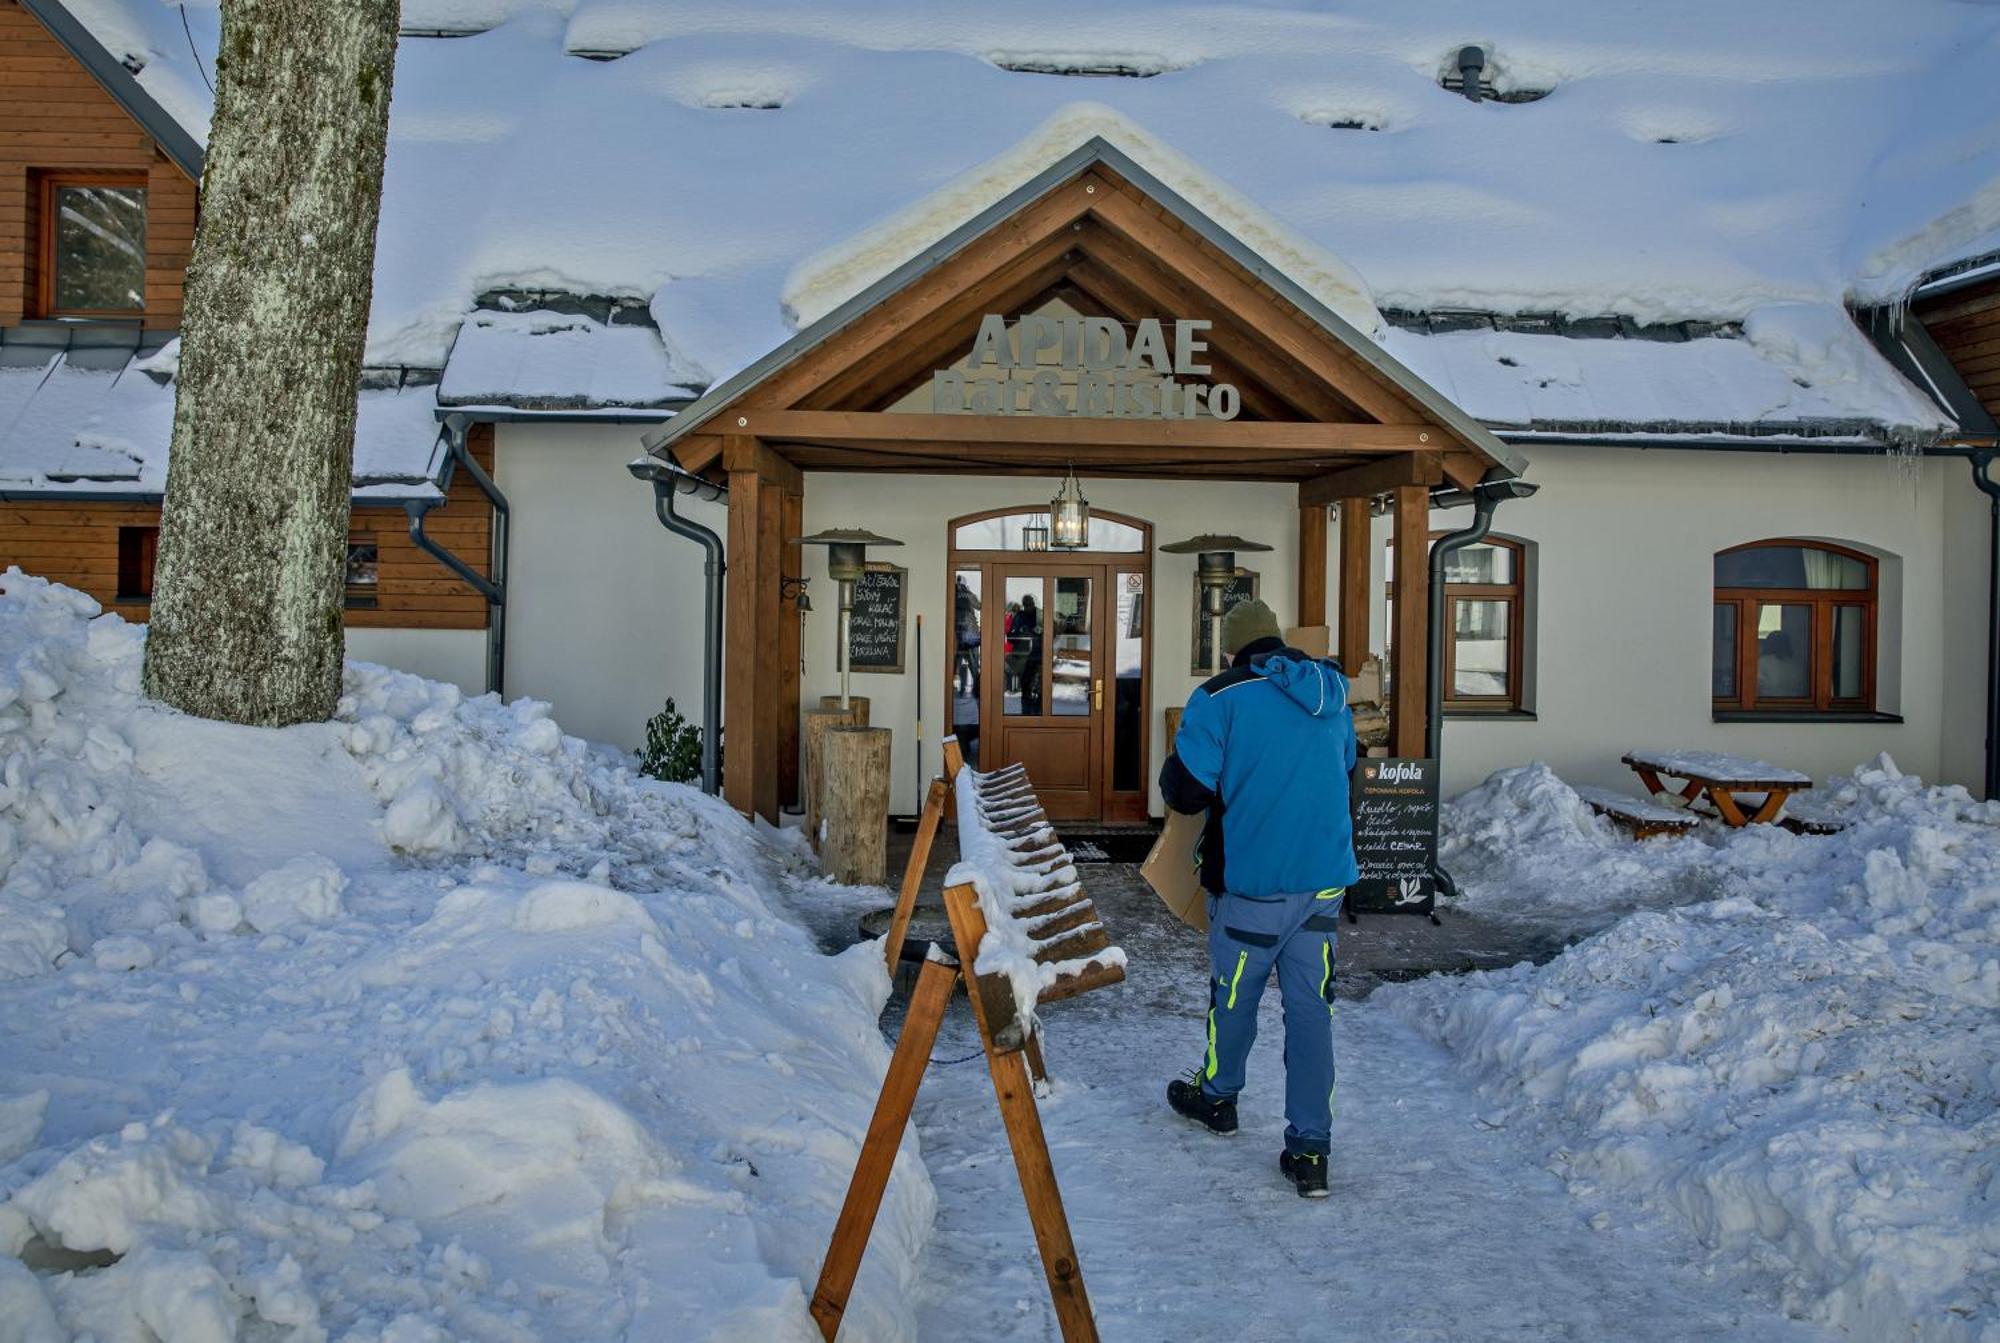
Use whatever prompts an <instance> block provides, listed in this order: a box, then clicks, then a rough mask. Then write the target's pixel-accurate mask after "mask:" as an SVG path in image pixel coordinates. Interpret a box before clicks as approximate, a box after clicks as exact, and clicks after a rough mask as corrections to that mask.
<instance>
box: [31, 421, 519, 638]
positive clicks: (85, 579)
mask: <svg viewBox="0 0 2000 1343" xmlns="http://www.w3.org/2000/svg"><path fill="white" fill-rule="evenodd" d="M472 452H473V456H474V457H475V458H477V459H478V461H479V464H480V465H481V466H483V467H485V468H486V469H487V470H488V471H491V470H492V469H493V426H491V425H476V426H474V428H473V431H472ZM159 525H160V510H159V508H158V506H156V505H151V504H94V503H5V504H0V570H4V569H5V568H6V567H7V566H8V565H10V564H18V565H19V566H21V568H22V569H24V570H26V571H27V572H28V573H31V574H36V575H38V576H40V577H42V578H48V579H53V580H54V581H56V582H58V583H65V584H68V585H69V586H70V587H73V588H77V589H79V590H80V591H83V592H87V593H89V594H90V595H91V596H93V597H95V598H96V599H97V600H98V601H99V602H102V603H103V604H104V607H105V609H106V610H112V611H117V612H118V613H119V614H121V615H123V616H124V617H125V618H126V619H127V620H144V619H145V618H146V615H147V612H148V609H149V608H148V606H147V603H145V602H132V601H119V600H118V529H119V528H120V527H157V526H159ZM424 530H425V532H426V533H427V534H429V535H430V536H433V537H435V538H437V540H438V542H439V543H440V544H442V545H443V546H445V547H446V548H447V549H448V550H450V551H452V552H453V553H454V554H456V555H458V556H460V557H461V558H463V559H464V560H465V561H466V562H467V563H469V564H471V565H472V567H473V568H475V569H477V570H478V571H479V572H480V573H482V574H483V573H485V572H486V571H487V559H488V553H487V547H488V546H489V545H490V544H491V537H492V512H491V510H490V509H489V508H488V507H487V503H486V499H485V496H483V495H481V494H480V493H479V490H478V488H477V487H476V486H474V485H473V483H472V482H471V480H469V479H468V478H466V476H465V475H464V474H463V473H461V474H460V475H459V477H458V478H457V479H456V480H454V481H453V482H452V487H451V494H450V498H449V502H447V503H446V505H445V506H444V507H443V508H440V509H438V510H436V511H435V512H433V513H432V514H431V515H430V520H429V521H428V522H427V523H426V524H425V526H424ZM348 534H349V535H350V536H351V537H352V538H353V539H354V540H356V541H361V540H368V541H373V542H374V543H375V545H376V547H377V555H378V558H379V562H380V564H379V570H378V573H379V587H378V589H377V592H376V599H377V601H378V602H379V605H377V606H375V607H372V608H370V607H352V608H350V609H349V610H348V612H347V623H348V624H349V625H352V626H354V627H356V628H390V629H449V630H481V629H485V628H486V599H485V598H484V597H481V596H480V595H479V594H478V593H476V592H474V591H473V590H472V589H471V588H469V587H467V586H466V585H465V583H464V581H463V580H461V579H460V578H459V577H458V576H457V575H456V574H453V573H452V572H451V571H450V570H449V569H446V568H445V567H444V566H443V565H442V564H439V563H438V562H437V561H436V560H434V559H432V558H431V557H430V556H428V555H426V554H424V553H423V552H422V551H421V550H418V549H417V548H416V546H415V545H414V544H413V543H412V542H411V540H410V530H409V523H408V520H407V519H406V518H405V516H404V513H403V510H402V509H400V508H357V509H355V510H354V521H353V522H352V524H351V525H350V527H349V533H348Z"/></svg>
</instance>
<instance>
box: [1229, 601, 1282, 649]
mask: <svg viewBox="0 0 2000 1343" xmlns="http://www.w3.org/2000/svg"><path fill="white" fill-rule="evenodd" d="M1283 637H1284V634H1283V631H1281V630H1280V629H1279V628H1278V617H1277V614H1276V613H1275V612H1274V611H1272V610H1271V608H1270V607H1268V606H1266V605H1264V603H1263V602H1261V601H1259V600H1258V599H1257V598H1255V597H1252V598H1251V599H1250V600H1249V601H1244V602H1238V603H1236V605H1234V606H1232V607H1230V608H1229V611H1228V614H1226V615H1224V616H1223V617H1222V651H1223V652H1224V653H1225V654H1227V655H1228V656H1230V657H1235V656H1236V655H1237V654H1238V653H1240V652H1242V651H1243V646H1244V645H1245V644H1250V643H1255V642H1256V641H1257V640H1259V639H1281V638H1283Z"/></svg>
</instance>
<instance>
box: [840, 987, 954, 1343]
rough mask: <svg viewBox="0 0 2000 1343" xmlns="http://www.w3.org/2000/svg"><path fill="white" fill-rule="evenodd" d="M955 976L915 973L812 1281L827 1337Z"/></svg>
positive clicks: (843, 1305) (848, 1288)
mask: <svg viewBox="0 0 2000 1343" xmlns="http://www.w3.org/2000/svg"><path fill="white" fill-rule="evenodd" d="M957 983H958V968H957V967H956V966H954V965H951V964H950V963H948V962H946V961H940V960H929V961H925V962H924V968H923V971H922V973H920V974H919V975H918V976H917V988H916V992H915V993H914V994H912V995H911V998H910V1013H909V1015H908V1016H907V1017H905V1018H904V1019H903V1033H902V1035H901V1036H899V1037H898V1038H897V1040H896V1052H895V1053H894V1054H893V1055H891V1056H890V1059H889V1072H888V1075H887V1076H886V1077H884V1078H883V1079H882V1094H881V1096H880V1098H878V1099H877V1100H876V1102H875V1115H874V1118H872V1119H870V1120H869V1121H868V1136H867V1137H866V1138H864V1139H863V1140H862V1143H861V1158H860V1160H859V1161H857V1162H856V1163H855V1166H854V1178H853V1179H852V1180H850V1181H849V1182H848V1185H847V1200H846V1202H844V1203H842V1204H841V1205H840V1218H839V1220H837V1221H836V1222H835V1223H834V1224H833V1241H832V1243H831V1244H829V1245H828V1246H827V1250H826V1261H825V1263H824V1264H823V1265H822V1266H821V1268H820V1271H819V1285H818V1286H816V1287H815V1288H813V1296H812V1316H813V1320H814V1322H816V1323H817V1324H818V1325H819V1332H820V1336H821V1337H822V1338H825V1339H827V1340H828V1343H831V1341H832V1339H833V1337H834V1335H835V1334H838V1333H839V1332H840V1319H841V1316H842V1315H844V1314H845V1313H846V1311H847V1298H848V1296H849V1294H850V1293H852V1292H853V1290H854V1279H855V1275H856V1274H858V1273H859V1272H860V1271H861V1256H862V1255H863V1254H864V1253H866V1251H867V1249H868V1233H869V1232H870V1231H872V1230H873V1229H874V1227H875V1214H876V1213H877V1212H878V1211H880V1210H881V1207H882V1194H883V1192H884V1191H885V1190H887V1189H888V1187H889V1172H890V1171H891V1170H892V1169H894V1167H895V1164H896V1151H897V1149H898V1148H899V1147H901V1146H902V1143H903V1130H904V1128H906V1127H907V1126H908V1125H909V1122H910V1109H911V1107H912V1106H913V1105H915V1104H916V1099H917V1085H918V1083H920V1082H922V1081H923V1077H924V1065H925V1064H927V1063H929V1062H930V1057H931V1046H932V1045H933V1044H935V1043H936V1042H937V1033H938V1025H939V1023H940V1022H942V1021H943V1020H944V1009H945V1004H946V1003H948V1002H950V1001H951V991H952V989H953V987H954V986H956V985H957Z"/></svg>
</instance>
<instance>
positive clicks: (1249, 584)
mask: <svg viewBox="0 0 2000 1343" xmlns="http://www.w3.org/2000/svg"><path fill="white" fill-rule="evenodd" d="M1256 595H1257V571H1256V570H1255V569H1238V570H1237V571H1236V577H1234V578H1232V579H1230V580H1229V586H1228V587H1226V588H1224V589H1223V590H1222V613H1223V614H1224V615H1228V614H1229V608H1230V607H1232V606H1235V605H1236V604H1237V603H1238V602H1247V601H1249V600H1250V599H1251V598H1252V597H1255V596H1256ZM1189 647H1191V648H1193V649H1194V664H1193V665H1192V666H1190V667H1189V668H1188V670H1189V671H1190V672H1192V673H1193V674H1194V675H1196V676H1207V675H1209V674H1211V673H1212V672H1213V671H1214V670H1215V662H1214V656H1215V622H1214V621H1213V620H1210V619H1209V618H1208V608H1207V607H1205V606H1204V605H1202V592H1201V582H1200V581H1199V580H1196V582H1195V585H1194V640H1193V642H1192V643H1191V644H1190V645H1189ZM1222 665H1223V666H1224V667H1227V666H1228V665H1229V659H1228V658H1224V659H1223V660H1222Z"/></svg>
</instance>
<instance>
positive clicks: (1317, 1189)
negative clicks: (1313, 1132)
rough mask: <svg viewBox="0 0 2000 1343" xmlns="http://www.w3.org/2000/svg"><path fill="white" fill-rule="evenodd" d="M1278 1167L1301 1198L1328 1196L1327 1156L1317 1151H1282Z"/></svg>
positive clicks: (1279, 1155) (1279, 1154)
mask: <svg viewBox="0 0 2000 1343" xmlns="http://www.w3.org/2000/svg"><path fill="white" fill-rule="evenodd" d="M1278 1169H1279V1170H1281V1171H1283V1172H1284V1173H1285V1176H1286V1178H1288V1179H1289V1180H1291V1182H1292V1184H1293V1186H1294V1187H1295V1188H1297V1190H1298V1191H1299V1197H1300V1198H1325V1197H1326V1158H1325V1157H1323V1156H1321V1155H1320V1154H1319V1153H1317V1152H1280V1153H1278Z"/></svg>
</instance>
